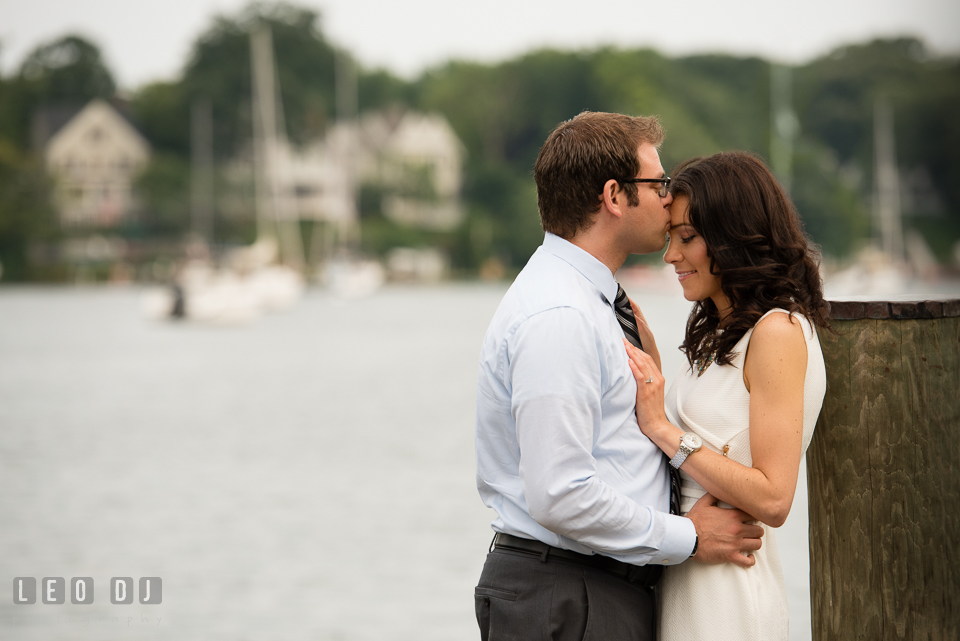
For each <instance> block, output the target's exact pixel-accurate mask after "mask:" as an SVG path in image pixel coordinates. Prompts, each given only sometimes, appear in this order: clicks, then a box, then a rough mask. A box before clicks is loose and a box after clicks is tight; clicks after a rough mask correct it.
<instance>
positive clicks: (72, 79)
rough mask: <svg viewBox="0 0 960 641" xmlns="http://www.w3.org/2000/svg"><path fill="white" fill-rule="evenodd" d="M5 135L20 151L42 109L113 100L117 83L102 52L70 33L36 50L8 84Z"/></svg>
mask: <svg viewBox="0 0 960 641" xmlns="http://www.w3.org/2000/svg"><path fill="white" fill-rule="evenodd" d="M3 84H4V88H3V91H2V97H3V105H4V108H3V110H2V111H3V112H4V115H3V116H2V117H0V137H3V138H6V139H7V140H10V141H12V142H13V143H14V144H15V145H16V146H17V147H18V148H19V149H26V148H27V147H28V146H29V144H30V132H31V125H32V120H33V118H34V116H35V115H36V114H37V112H38V110H39V109H41V108H43V107H58V108H64V107H68V108H79V107H82V106H83V105H84V104H86V103H87V102H89V101H90V100H92V99H94V98H104V99H109V98H111V97H113V94H114V91H115V90H116V85H115V84H114V81H113V76H112V75H111V73H110V71H109V70H108V69H107V68H106V66H105V65H104V63H103V59H102V57H101V56H100V49H99V48H98V47H97V46H96V45H95V44H93V43H92V42H90V41H88V40H86V39H84V38H83V37H81V36H77V35H67V36H63V37H61V38H58V39H56V40H53V41H51V42H48V43H45V44H42V45H40V46H39V47H37V48H36V49H34V50H33V51H32V52H31V53H30V54H29V55H28V56H27V57H26V58H25V59H24V62H23V64H22V65H21V66H20V70H19V72H18V73H17V75H16V76H15V77H14V78H12V79H9V80H7V81H5V82H4V83H3Z"/></svg>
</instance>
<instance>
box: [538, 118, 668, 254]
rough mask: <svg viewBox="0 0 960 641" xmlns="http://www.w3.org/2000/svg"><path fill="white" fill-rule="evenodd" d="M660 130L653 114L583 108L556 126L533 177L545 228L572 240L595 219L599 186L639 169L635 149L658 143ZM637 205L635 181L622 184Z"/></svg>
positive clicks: (541, 152) (629, 199)
mask: <svg viewBox="0 0 960 641" xmlns="http://www.w3.org/2000/svg"><path fill="white" fill-rule="evenodd" d="M663 137H664V132H663V127H662V126H661V125H660V121H659V120H658V119H657V117H656V116H624V115H623V114H612V113H602V112H592V111H584V112H583V113H581V114H580V115H578V116H576V117H575V118H572V119H571V120H567V121H564V122H562V123H560V125H559V126H557V128H556V129H554V130H553V131H552V132H551V133H550V135H549V136H548V137H547V141H546V142H545V143H543V147H542V148H541V149H540V154H539V155H538V156H537V162H536V164H535V165H534V170H533V177H534V179H535V180H536V182H537V204H538V206H539V209H540V222H541V224H542V225H543V229H544V231H548V232H551V233H553V234H556V235H557V236H560V237H561V238H566V239H568V240H569V239H570V238H573V237H574V236H576V235H577V233H578V232H579V231H581V230H583V229H587V228H589V227H590V225H592V224H593V221H594V214H596V213H597V211H599V209H600V199H601V194H602V193H603V185H604V184H605V183H606V182H607V181H608V180H610V179H611V178H612V179H614V180H620V179H623V178H634V177H635V176H636V175H637V174H639V173H640V160H639V158H637V148H638V147H639V146H640V144H641V143H644V142H648V143H650V144H651V145H653V146H654V147H659V146H660V143H662V142H663ZM624 189H625V191H626V193H627V201H628V202H629V204H630V205H636V204H637V203H638V202H639V200H638V197H637V189H636V185H630V186H629V187H628V186H626V185H624Z"/></svg>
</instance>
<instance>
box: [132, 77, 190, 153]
mask: <svg viewBox="0 0 960 641" xmlns="http://www.w3.org/2000/svg"><path fill="white" fill-rule="evenodd" d="M130 110H131V111H132V112H133V117H134V120H135V122H136V124H137V127H138V128H139V129H140V132H141V133H142V134H143V135H144V136H145V137H146V138H147V140H149V141H150V144H151V145H152V146H153V149H154V151H158V152H161V153H164V152H167V153H172V154H178V155H179V156H182V157H184V158H186V157H189V156H190V106H189V104H188V101H187V99H186V98H185V96H184V92H183V84H182V83H180V82H154V83H151V84H149V85H146V86H144V87H141V88H140V89H139V90H138V91H137V92H136V93H134V94H133V97H132V98H131V100H130Z"/></svg>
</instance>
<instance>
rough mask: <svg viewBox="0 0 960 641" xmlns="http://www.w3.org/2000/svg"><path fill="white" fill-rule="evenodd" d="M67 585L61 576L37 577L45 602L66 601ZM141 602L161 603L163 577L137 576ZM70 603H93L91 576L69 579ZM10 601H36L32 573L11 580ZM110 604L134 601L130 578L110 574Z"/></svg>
mask: <svg viewBox="0 0 960 641" xmlns="http://www.w3.org/2000/svg"><path fill="white" fill-rule="evenodd" d="M66 587H67V584H66V581H64V579H63V577H61V576H53V577H51V576H48V577H44V578H42V579H40V600H41V602H42V603H47V604H62V603H66V598H67V590H66ZM139 587H140V590H139V594H140V603H141V604H143V605H155V604H158V603H162V602H163V580H161V579H160V577H158V576H144V577H140V586H139ZM69 594H70V603H75V604H78V605H89V604H91V603H93V577H89V576H80V577H76V576H75V577H73V578H72V579H70V592H69ZM13 602H14V603H16V604H17V605H31V604H33V603H36V602H37V580H36V579H35V578H33V577H32V576H18V577H14V579H13ZM110 603H113V604H114V605H129V604H131V603H133V578H132V577H129V576H125V577H113V578H112V579H110Z"/></svg>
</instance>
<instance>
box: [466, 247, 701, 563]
mask: <svg viewBox="0 0 960 641" xmlns="http://www.w3.org/2000/svg"><path fill="white" fill-rule="evenodd" d="M616 294H617V283H616V281H615V280H614V278H613V274H611V273H610V270H609V269H608V268H607V267H606V266H605V265H604V264H603V263H601V262H600V261H599V260H597V259H596V258H595V257H593V256H592V255H590V254H589V253H587V252H586V251H584V250H582V249H580V248H579V247H577V246H576V245H573V244H572V243H570V242H568V241H566V240H563V239H562V238H560V237H558V236H554V235H553V234H549V233H548V234H546V237H545V238H544V241H543V245H542V246H541V247H540V248H539V249H537V251H536V252H535V253H534V255H533V256H532V257H531V258H530V261H529V262H528V263H527V265H526V267H524V268H523V271H521V272H520V274H519V275H518V276H517V279H516V281H514V283H513V285H512V286H511V287H510V289H509V290H508V291H507V293H506V295H505V296H504V298H503V301H502V302H501V303H500V307H499V308H498V309H497V312H496V314H495V315H494V317H493V320H492V321H491V323H490V328H489V329H488V330H487V335H486V337H485V338H484V341H483V347H482V350H481V353H480V371H479V379H478V382H477V424H476V448H477V487H478V488H479V490H480V496H481V497H482V498H483V502H484V503H485V504H486V505H487V506H488V507H491V508H493V509H494V510H495V511H496V513H497V517H496V519H494V521H493V524H492V526H493V529H494V530H496V531H498V532H504V533H506V534H513V535H515V536H521V537H525V538H528V539H537V540H540V541H543V542H544V543H547V544H549V545H553V546H555V547H559V548H564V549H567V550H573V551H575V552H580V553H582V554H594V553H600V554H604V555H607V556H611V557H613V558H616V559H619V560H621V561H625V562H627V563H633V564H637V565H644V564H647V563H659V564H663V565H672V564H675V563H680V562H682V561H684V560H686V559H687V558H688V557H689V556H690V553H691V552H692V551H693V545H694V541H695V538H696V532H695V529H694V526H693V523H692V522H691V521H690V520H689V519H687V518H684V517H679V516H673V515H671V514H669V510H670V480H669V476H668V474H667V468H666V466H667V461H666V459H665V457H664V456H663V453H662V452H661V451H660V449H659V448H658V447H657V446H656V445H654V444H653V442H651V441H650V439H648V438H647V437H646V436H644V435H643V433H642V432H641V431H640V428H639V427H638V426H637V417H636V414H635V409H636V396H637V386H636V382H635V380H634V378H633V374H632V373H631V371H630V366H629V365H628V362H627V353H626V350H625V349H624V346H623V330H622V329H621V328H620V325H619V323H618V322H617V319H616V316H615V314H614V311H613V301H614V298H615V297H616Z"/></svg>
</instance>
